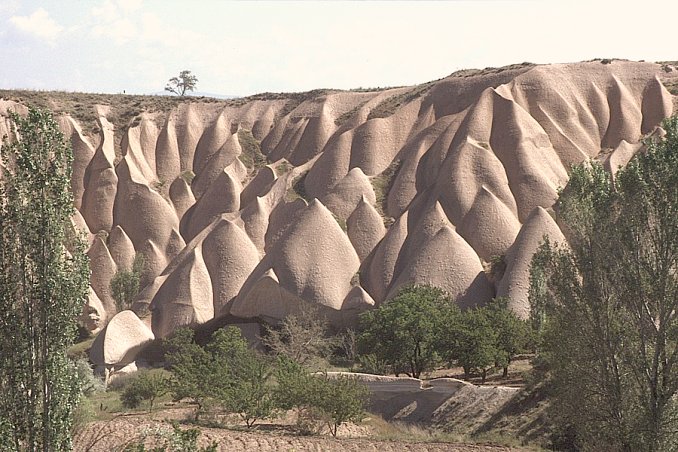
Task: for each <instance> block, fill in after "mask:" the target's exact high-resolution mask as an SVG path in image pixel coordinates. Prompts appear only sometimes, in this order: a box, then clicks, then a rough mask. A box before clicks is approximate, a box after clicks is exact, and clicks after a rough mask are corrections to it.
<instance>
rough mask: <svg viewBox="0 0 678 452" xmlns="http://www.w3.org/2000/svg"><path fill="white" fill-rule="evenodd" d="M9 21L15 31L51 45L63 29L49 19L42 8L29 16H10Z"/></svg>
mask: <svg viewBox="0 0 678 452" xmlns="http://www.w3.org/2000/svg"><path fill="white" fill-rule="evenodd" d="M9 21H10V23H11V24H12V25H14V27H16V29H17V30H19V31H21V32H23V33H26V34H29V35H32V36H35V37H37V38H39V39H44V40H46V41H49V42H50V43H53V42H54V41H55V40H56V38H57V37H58V36H59V35H60V34H61V32H62V31H63V30H64V27H62V26H61V25H59V24H58V23H56V21H54V19H52V18H51V17H49V13H48V12H47V11H45V10H44V9H43V8H38V9H37V10H35V12H33V14H31V15H30V16H12V17H10V18H9Z"/></svg>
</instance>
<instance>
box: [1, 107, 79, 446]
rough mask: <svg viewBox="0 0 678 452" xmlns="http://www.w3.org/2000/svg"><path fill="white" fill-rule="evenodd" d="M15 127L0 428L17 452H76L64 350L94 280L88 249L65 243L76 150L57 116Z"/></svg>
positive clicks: (8, 169)
mask: <svg viewBox="0 0 678 452" xmlns="http://www.w3.org/2000/svg"><path fill="white" fill-rule="evenodd" d="M11 123H12V125H13V132H14V136H13V137H11V138H5V140H4V142H3V145H2V147H1V148H0V156H1V158H0V160H1V161H2V165H1V168H2V176H1V177H0V356H1V357H2V359H0V418H1V420H0V429H2V430H3V436H5V435H9V438H8V441H9V442H10V443H11V445H12V448H13V449H14V450H30V451H33V450H70V449H71V448H72V444H71V443H72V441H71V436H70V432H71V426H72V420H73V411H74V408H75V406H76V404H77V402H78V395H79V393H80V389H79V387H78V378H77V371H76V369H75V365H74V364H73V363H72V362H71V361H70V360H69V359H68V358H67V356H66V350H67V348H68V347H69V346H70V345H72V343H73V339H74V337H75V331H76V326H77V325H76V319H77V316H78V314H79V313H80V312H81V310H82V306H83V303H84V301H85V300H86V298H87V292H88V284H89V269H88V263H87V259H86V256H85V253H84V244H83V243H82V241H81V240H71V241H70V243H67V237H68V236H69V234H70V231H68V230H67V228H69V227H70V219H71V216H72V215H73V213H74V208H73V196H72V194H71V190H70V180H71V163H72V159H73V154H72V151H71V149H70V148H69V147H67V146H66V144H65V142H64V138H63V136H62V134H61V132H60V131H59V128H58V125H57V123H56V121H55V120H54V118H53V117H52V114H51V113H49V112H47V111H41V110H38V109H29V111H28V115H27V116H26V117H20V116H18V115H16V114H12V115H11ZM71 237H72V236H71ZM3 441H5V438H4V439H3Z"/></svg>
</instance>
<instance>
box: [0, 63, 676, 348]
mask: <svg viewBox="0 0 678 452" xmlns="http://www.w3.org/2000/svg"><path fill="white" fill-rule="evenodd" d="M674 76H675V74H674V75H671V74H669V73H667V72H665V71H663V70H662V68H661V66H660V65H658V64H653V63H636V62H627V61H619V60H613V61H612V62H611V63H610V64H602V63H601V62H600V61H592V62H586V63H576V64H554V65H541V66H534V65H528V64H523V65H514V66H512V67H506V68H497V69H486V70H482V71H473V70H469V71H462V72H459V73H456V74H452V75H450V76H448V77H445V78H443V79H441V80H438V81H435V82H431V83H427V84H423V85H419V86H415V87H402V88H394V89H385V90H375V91H367V92H352V91H338V90H319V91H315V92H311V93H295V94H292V95H260V96H256V97H255V98H250V99H247V98H246V99H237V100H233V101H218V102H217V101H210V102H206V101H201V100H200V99H194V100H192V101H187V102H183V103H179V104H178V105H177V106H176V107H174V108H172V109H169V110H166V111H158V110H154V111H144V112H139V113H138V114H136V115H135V116H134V119H133V120H130V121H129V123H127V124H121V123H120V122H119V121H120V119H119V116H116V115H115V114H114V111H115V102H116V101H115V97H112V98H111V102H110V105H106V106H104V105H98V106H92V108H91V110H92V111H93V112H95V114H96V118H92V120H91V121H89V122H88V121H85V120H83V119H81V117H80V116H78V118H80V119H76V116H75V115H74V114H71V116H68V115H63V116H61V117H60V118H59V124H60V126H61V128H62V130H63V131H64V133H65V134H66V140H67V141H69V142H70V143H71V144H72V146H73V152H74V172H73V177H72V180H71V185H72V188H73V192H74V195H75V196H74V197H75V206H76V208H77V209H78V211H79V213H78V214H76V215H75V216H74V219H73V222H74V224H75V225H76V228H77V229H80V230H83V231H84V232H85V235H86V236H87V239H88V240H89V241H90V249H89V252H88V254H89V255H90V257H91V260H92V279H91V286H92V288H93V291H94V294H95V296H94V295H93V296H92V297H90V298H91V299H90V300H89V301H88V303H87V304H86V306H85V307H84V310H83V311H84V313H83V314H84V315H85V316H87V315H89V314H92V313H96V314H95V316H98V317H99V320H98V322H100V323H102V325H101V326H103V323H105V322H106V321H108V320H109V319H111V318H112V317H113V316H114V315H115V314H116V312H115V307H114V303H113V300H112V298H111V296H110V289H109V284H110V279H111V278H112V277H113V275H114V274H115V272H116V271H117V270H118V269H121V268H129V266H130V265H131V262H132V261H133V259H134V256H136V255H143V256H144V259H145V268H144V272H143V277H142V286H143V288H142V293H141V294H139V296H138V297H137V299H136V303H135V306H138V307H140V308H141V307H144V306H148V305H149V304H150V306H151V307H152V308H153V309H152V311H151V319H150V320H151V322H152V325H153V330H154V332H155V336H159V337H164V336H166V335H167V334H170V333H171V332H172V331H173V329H175V328H176V327H178V326H181V325H187V324H194V323H202V322H206V321H208V320H210V319H212V318H213V317H214V316H215V315H216V316H219V315H222V314H226V313H230V314H232V315H235V316H240V317H244V318H252V317H256V316H262V317H264V318H269V319H280V318H281V317H283V316H285V315H287V314H289V313H290V312H295V310H296V309H297V308H298V306H299V305H300V303H313V304H317V305H320V306H322V307H323V309H325V310H326V312H327V313H328V314H331V316H330V318H331V319H332V321H334V322H337V323H339V324H342V323H343V322H345V321H347V319H348V318H350V317H351V315H349V312H356V309H363V308H364V307H367V306H370V305H371V304H372V303H375V304H377V305H378V304H380V303H383V302H384V301H386V300H388V298H389V297H392V296H394V295H395V293H396V292H397V289H398V288H399V287H401V286H402V285H404V284H408V283H412V282H417V283H430V284H435V285H439V286H440V287H442V288H444V289H446V290H448V291H450V292H451V293H452V294H453V295H454V296H455V297H456V299H457V300H458V302H459V303H460V304H462V305H464V306H467V305H468V306H471V305H475V304H480V303H483V302H485V301H487V300H488V299H490V298H491V297H493V296H495V295H505V296H509V297H510V298H511V307H512V309H514V310H515V311H516V312H517V313H519V315H521V316H523V317H525V316H526V315H527V306H528V302H527V284H528V279H527V276H528V271H529V270H528V268H529V267H528V266H529V260H530V259H531V256H532V254H533V253H534V251H535V250H536V247H537V246H538V244H539V241H540V240H541V237H542V236H543V235H544V234H547V235H549V237H552V238H554V240H561V239H562V233H561V232H560V230H559V229H558V227H557V225H556V224H555V223H554V222H553V220H551V219H550V217H549V216H548V213H547V212H546V210H545V209H549V208H550V207H551V206H552V205H553V203H554V201H555V200H556V197H557V190H558V188H560V187H562V186H564V185H565V184H566V183H567V180H568V171H569V168H570V166H571V165H572V164H574V163H579V162H582V161H584V160H585V159H588V158H597V159H598V160H599V161H601V162H603V163H604V164H605V165H606V167H607V168H608V169H609V170H611V171H615V170H616V169H617V168H618V167H619V166H620V165H624V164H626V163H627V162H628V161H629V160H630V159H631V158H633V156H634V155H635V154H636V153H637V152H639V150H640V149H641V144H640V140H641V139H642V137H643V136H645V135H647V134H651V133H653V131H655V128H656V127H657V126H658V125H659V124H660V122H661V120H662V119H663V118H665V117H667V116H669V115H670V114H671V113H672V111H673V104H674V101H675V99H676V97H675V96H671V95H670V93H669V92H668V91H667V90H666V88H664V86H662V81H665V80H667V77H674ZM54 102H57V100H56V99H55V100H54ZM57 107H58V105H57ZM12 110H16V111H18V112H20V113H25V111H26V109H25V107H24V106H22V105H21V104H19V103H17V102H14V101H12V100H10V99H0V117H2V120H0V131H5V132H8V127H9V125H8V121H7V120H6V117H7V115H8V112H9V111H12ZM116 121H117V122H116ZM243 130H245V131H251V132H252V135H253V136H254V138H255V139H256V140H258V141H259V142H260V143H261V151H262V153H263V154H264V155H265V156H266V158H267V160H268V166H265V167H264V168H261V169H257V168H254V167H250V168H248V167H246V166H245V165H244V164H243V161H246V159H242V157H243V155H242V152H243V148H244V144H243V143H241V138H242V137H241V135H240V134H239V131H243ZM241 159H242V161H241ZM0 168H1V167H0ZM376 188H378V189H379V190H376ZM382 191H383V192H382ZM377 197H380V199H379V200H377ZM381 198H383V199H381ZM502 255H504V256H505V261H506V271H505V273H504V275H503V278H496V279H492V280H491V281H490V280H488V278H486V276H485V270H486V269H487V264H488V262H489V261H491V260H496V259H497V258H498V257H500V256H502ZM484 266H485V267H484ZM342 311H345V314H346V315H344V314H342ZM245 321H246V320H245ZM91 326H95V325H94V324H92V325H91ZM97 327H99V326H97Z"/></svg>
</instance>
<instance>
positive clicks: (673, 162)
mask: <svg viewBox="0 0 678 452" xmlns="http://www.w3.org/2000/svg"><path fill="white" fill-rule="evenodd" d="M664 128H665V130H666V136H665V137H664V138H662V139H652V140H650V141H649V142H647V143H646V144H647V151H646V152H643V153H641V154H640V155H638V156H636V157H635V158H634V159H633V160H632V161H631V162H630V163H629V164H628V165H627V166H626V167H625V168H623V169H621V170H619V171H618V172H617V173H616V175H614V176H613V175H611V174H610V173H609V172H607V171H605V170H604V169H603V167H602V166H601V165H600V164H598V163H585V164H582V165H579V166H576V167H574V168H573V170H572V174H571V178H570V181H569V183H568V185H567V186H566V187H565V189H564V190H562V192H561V196H560V199H559V201H558V203H557V205H556V210H557V215H558V221H559V223H560V224H561V225H562V229H563V231H564V233H565V235H566V238H567V242H568V246H559V245H557V244H554V243H550V242H548V241H546V242H545V243H544V244H543V245H542V246H541V248H540V249H539V251H538V252H537V254H536V255H535V256H534V258H533V262H532V270H531V285H530V302H531V305H532V315H533V321H534V323H535V324H537V325H538V326H539V328H540V330H541V337H542V343H541V347H542V351H543V353H542V354H543V356H544V357H545V358H546V359H547V362H548V363H549V365H550V368H551V373H552V375H553V380H554V384H555V388H556V393H555V399H554V402H553V407H554V409H553V413H554V416H555V419H556V420H557V422H558V425H560V427H561V430H562V431H563V432H567V435H566V436H567V438H566V440H567V441H568V442H569V443H570V444H574V445H575V447H580V448H586V449H591V450H593V449H597V448H606V449H609V448H610V447H612V448H616V449H620V450H634V451H635V450H638V451H643V450H647V451H659V450H674V449H672V447H674V446H675V445H676V444H678V434H677V433H676V432H678V412H677V409H678V407H677V402H676V394H677V391H678V368H677V367H676V366H677V365H678V319H677V316H678V118H675V117H674V118H671V119H669V120H667V121H666V122H665V123H664Z"/></svg>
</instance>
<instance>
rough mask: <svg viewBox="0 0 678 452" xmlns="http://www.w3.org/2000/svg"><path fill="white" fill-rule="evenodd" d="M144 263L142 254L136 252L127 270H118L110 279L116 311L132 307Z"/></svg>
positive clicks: (137, 291)
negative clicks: (130, 266)
mask: <svg viewBox="0 0 678 452" xmlns="http://www.w3.org/2000/svg"><path fill="white" fill-rule="evenodd" d="M144 265H145V261H144V256H143V254H137V256H136V257H135V258H134V263H133V264H132V268H131V269H130V270H129V271H127V270H119V271H118V272H117V273H116V274H115V275H114V276H113V278H112V279H111V283H110V286H111V296H113V299H114V300H115V306H116V308H117V309H118V311H124V310H125V309H129V308H131V307H132V302H133V301H134V297H136V296H137V294H138V293H139V282H140V281H141V275H142V273H143V271H144Z"/></svg>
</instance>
